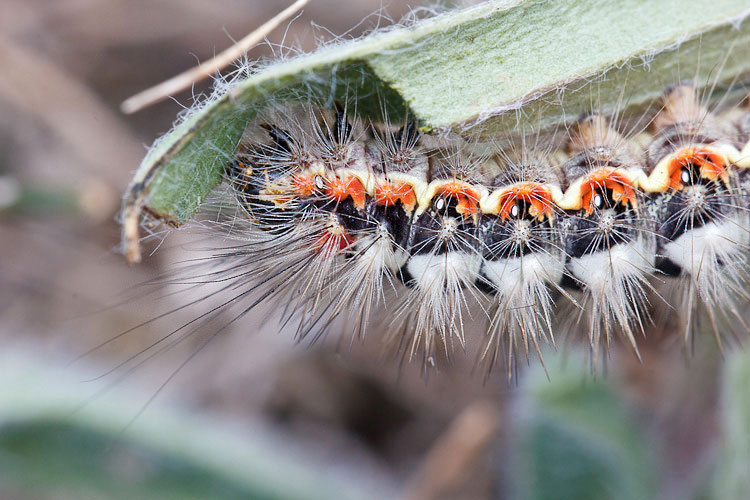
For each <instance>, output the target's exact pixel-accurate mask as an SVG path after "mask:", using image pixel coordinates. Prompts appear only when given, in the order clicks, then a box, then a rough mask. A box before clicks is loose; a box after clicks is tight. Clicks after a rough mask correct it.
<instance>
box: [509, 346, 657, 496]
mask: <svg viewBox="0 0 750 500" xmlns="http://www.w3.org/2000/svg"><path fill="white" fill-rule="evenodd" d="M553 358H554V356H553ZM553 366H554V363H553ZM539 371H540V370H537V372H539ZM531 378H532V381H531V383H530V384H528V390H529V393H528V395H527V396H526V397H527V399H526V400H525V401H524V403H525V405H524V408H523V410H522V412H521V418H520V419H519V426H520V427H521V429H520V432H519V435H520V441H519V444H518V448H517V451H516V453H517V455H518V456H517V467H516V470H514V471H513V477H514V479H515V481H514V482H515V483H516V487H517V488H518V490H519V493H520V494H519V495H518V496H519V497H520V498H527V499H540V500H541V499H545V500H586V499H591V500H628V499H633V498H639V499H641V498H642V499H647V498H654V494H655V477H654V472H655V471H654V467H653V462H654V460H653V459H654V457H653V456H652V450H650V449H649V448H648V447H647V446H646V440H645V437H644V435H643V433H642V432H640V430H639V429H638V426H637V424H636V423H635V422H634V421H633V419H632V418H631V416H630V415H629V414H628V412H627V410H626V408H625V407H624V404H623V402H622V401H620V400H619V398H618V396H617V394H616V393H615V392H614V391H613V389H612V388H611V387H610V386H609V384H607V383H606V382H604V381H596V380H593V379H592V378H591V377H590V376H587V375H586V374H582V373H580V372H577V371H573V372H571V370H567V371H565V370H560V369H554V370H553V373H551V374H550V379H551V380H547V379H546V378H545V377H543V376H540V374H539V373H537V374H536V376H532V377H531Z"/></svg>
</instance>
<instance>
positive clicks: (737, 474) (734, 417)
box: [713, 349, 750, 500]
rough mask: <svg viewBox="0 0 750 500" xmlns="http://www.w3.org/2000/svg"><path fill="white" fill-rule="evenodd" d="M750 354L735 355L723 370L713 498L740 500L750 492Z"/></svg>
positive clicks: (748, 352) (745, 352)
mask: <svg viewBox="0 0 750 500" xmlns="http://www.w3.org/2000/svg"><path fill="white" fill-rule="evenodd" d="M749 387H750V350H748V349H744V350H739V351H733V352H731V353H730V354H729V359H728V360H727V363H726V366H725V369H724V384H723V394H722V396H723V401H722V405H721V428H722V447H721V449H720V452H719V460H718V464H717V467H716V469H715V471H716V472H715V473H716V477H715V479H716V480H715V483H714V497H713V498H716V499H722V500H735V499H736V500H741V499H746V498H747V497H748V492H750V390H748V388H749Z"/></svg>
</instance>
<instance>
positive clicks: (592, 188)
mask: <svg viewBox="0 0 750 500" xmlns="http://www.w3.org/2000/svg"><path fill="white" fill-rule="evenodd" d="M602 188H604V189H610V190H612V198H614V200H615V201H616V202H618V203H622V204H623V205H628V204H630V205H631V206H634V205H635V202H636V200H635V190H634V189H633V187H632V185H631V181H630V179H629V178H628V176H627V175H625V174H624V173H622V172H618V171H616V170H609V169H605V168H602V169H599V170H594V171H593V172H591V173H590V174H589V175H588V176H587V177H586V180H585V181H584V182H583V184H582V185H581V191H580V196H581V208H583V209H585V210H586V215H588V214H590V213H591V212H593V211H594V201H593V199H594V192H596V191H597V190H598V189H602Z"/></svg>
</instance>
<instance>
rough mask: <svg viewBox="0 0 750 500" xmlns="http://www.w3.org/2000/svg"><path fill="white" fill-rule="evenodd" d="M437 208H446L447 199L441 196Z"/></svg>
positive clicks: (436, 203)
mask: <svg viewBox="0 0 750 500" xmlns="http://www.w3.org/2000/svg"><path fill="white" fill-rule="evenodd" d="M435 208H437V209H438V210H442V209H443V208H445V200H444V199H442V198H439V199H438V200H437V201H436V202H435Z"/></svg>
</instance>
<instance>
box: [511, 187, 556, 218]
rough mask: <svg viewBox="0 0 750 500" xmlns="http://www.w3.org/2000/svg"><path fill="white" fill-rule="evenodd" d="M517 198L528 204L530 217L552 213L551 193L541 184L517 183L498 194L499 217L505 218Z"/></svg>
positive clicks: (546, 215) (540, 216) (547, 215)
mask: <svg viewBox="0 0 750 500" xmlns="http://www.w3.org/2000/svg"><path fill="white" fill-rule="evenodd" d="M517 200H521V201H523V202H525V203H526V204H528V205H529V214H531V216H532V217H536V218H538V219H543V218H544V217H549V216H551V215H552V206H553V205H552V193H550V191H549V190H548V189H547V188H545V187H544V186H543V185H541V184H537V183H534V182H530V183H526V184H518V185H516V186H513V187H511V188H509V189H507V190H505V191H503V192H502V194H500V218H501V219H502V220H505V219H507V218H508V217H509V216H510V211H511V209H512V208H513V205H514V204H515V202H516V201H517Z"/></svg>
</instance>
